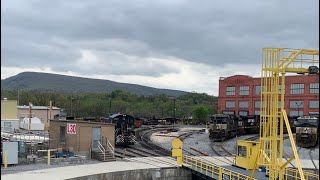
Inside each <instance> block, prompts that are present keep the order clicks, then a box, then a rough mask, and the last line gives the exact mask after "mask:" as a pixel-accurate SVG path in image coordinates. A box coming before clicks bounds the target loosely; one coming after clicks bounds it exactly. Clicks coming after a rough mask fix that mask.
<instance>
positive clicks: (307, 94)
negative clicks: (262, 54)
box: [218, 75, 319, 116]
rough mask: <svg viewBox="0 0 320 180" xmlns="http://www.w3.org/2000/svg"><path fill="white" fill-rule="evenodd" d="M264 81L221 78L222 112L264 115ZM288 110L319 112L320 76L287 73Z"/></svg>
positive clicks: (220, 110) (295, 113) (305, 112)
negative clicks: (262, 106) (262, 104)
mask: <svg viewBox="0 0 320 180" xmlns="http://www.w3.org/2000/svg"><path fill="white" fill-rule="evenodd" d="M260 84H261V79H260V78H254V77H250V76H246V75H235V76H230V77H220V79H219V96H218V112H219V113H224V114H235V115H243V116H245V115H260V101H261V99H260V93H261V89H262V88H261V86H260ZM279 103H280V102H279ZM285 109H286V111H287V112H288V115H290V116H301V115H311V114H319V76H318V75H294V76H286V77H285Z"/></svg>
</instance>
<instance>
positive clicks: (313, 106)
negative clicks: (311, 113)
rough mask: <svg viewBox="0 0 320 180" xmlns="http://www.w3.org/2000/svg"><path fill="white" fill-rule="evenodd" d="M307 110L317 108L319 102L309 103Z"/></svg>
mask: <svg viewBox="0 0 320 180" xmlns="http://www.w3.org/2000/svg"><path fill="white" fill-rule="evenodd" d="M309 108H319V100H313V101H309Z"/></svg>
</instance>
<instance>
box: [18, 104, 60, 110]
mask: <svg viewBox="0 0 320 180" xmlns="http://www.w3.org/2000/svg"><path fill="white" fill-rule="evenodd" d="M17 108H18V109H29V106H26V105H23V106H17ZM31 109H38V110H47V109H50V107H49V106H32V107H31ZM52 109H53V110H60V108H57V107H52Z"/></svg>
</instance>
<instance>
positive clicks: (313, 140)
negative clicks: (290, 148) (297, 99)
mask: <svg viewBox="0 0 320 180" xmlns="http://www.w3.org/2000/svg"><path fill="white" fill-rule="evenodd" d="M318 141H319V117H312V116H302V117H299V118H297V123H296V143H297V146H299V147H305V148H308V147H314V146H316V145H317V144H318Z"/></svg>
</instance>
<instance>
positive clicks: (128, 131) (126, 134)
mask: <svg viewBox="0 0 320 180" xmlns="http://www.w3.org/2000/svg"><path fill="white" fill-rule="evenodd" d="M101 120H102V121H104V122H106V123H113V124H116V129H115V137H116V138H115V141H116V142H115V145H117V146H129V145H134V143H135V142H136V140H135V139H136V137H135V132H134V122H135V118H134V117H133V116H130V115H127V114H113V115H111V116H109V117H108V118H101Z"/></svg>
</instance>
